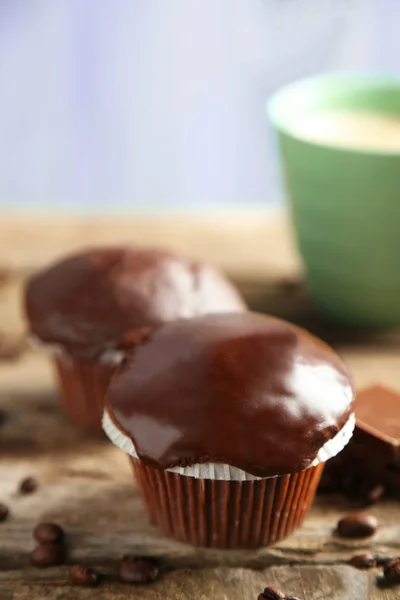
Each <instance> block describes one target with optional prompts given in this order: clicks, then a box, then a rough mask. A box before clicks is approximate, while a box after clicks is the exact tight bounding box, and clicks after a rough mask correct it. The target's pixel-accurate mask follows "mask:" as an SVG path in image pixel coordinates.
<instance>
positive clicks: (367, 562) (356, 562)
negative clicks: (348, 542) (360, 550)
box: [349, 554, 376, 570]
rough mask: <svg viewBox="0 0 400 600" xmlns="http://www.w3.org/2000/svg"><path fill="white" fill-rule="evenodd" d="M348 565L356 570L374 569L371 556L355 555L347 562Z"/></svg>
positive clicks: (373, 561)
mask: <svg viewBox="0 0 400 600" xmlns="http://www.w3.org/2000/svg"><path fill="white" fill-rule="evenodd" d="M349 565H351V566H352V567H355V568H356V569H362V570H364V569H373V568H374V567H376V560H375V558H374V557H373V556H372V554H356V555H355V556H353V557H352V558H351V559H350V560H349Z"/></svg>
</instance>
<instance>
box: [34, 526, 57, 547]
mask: <svg viewBox="0 0 400 600" xmlns="http://www.w3.org/2000/svg"><path fill="white" fill-rule="evenodd" d="M33 537H34V538H35V540H36V541H37V542H39V544H61V543H62V542H63V541H64V531H63V529H62V528H61V527H60V526H59V525H56V524H55V523H39V524H38V525H36V527H35V529H34V530H33Z"/></svg>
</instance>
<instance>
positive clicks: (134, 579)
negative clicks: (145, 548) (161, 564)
mask: <svg viewBox="0 0 400 600" xmlns="http://www.w3.org/2000/svg"><path fill="white" fill-rule="evenodd" d="M159 572H160V570H159V568H158V566H157V565H156V564H155V563H154V561H152V560H151V559H148V558H136V557H135V556H124V558H123V559H122V560H121V563H120V565H119V569H118V577H119V579H120V581H122V582H124V583H151V582H152V581H155V580H156V579H157V577H158V575H159Z"/></svg>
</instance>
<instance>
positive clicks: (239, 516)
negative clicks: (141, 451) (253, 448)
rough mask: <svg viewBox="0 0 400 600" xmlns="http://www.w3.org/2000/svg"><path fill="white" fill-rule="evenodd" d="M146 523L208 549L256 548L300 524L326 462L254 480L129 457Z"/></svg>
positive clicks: (287, 533) (285, 533)
mask: <svg viewBox="0 0 400 600" xmlns="http://www.w3.org/2000/svg"><path fill="white" fill-rule="evenodd" d="M131 461H132V464H133V469H134V472H135V475H136V479H137V481H138V485H139V489H140V491H141V494H142V496H143V499H144V501H145V504H146V507H147V510H148V512H149V515H150V519H151V520H152V522H153V523H155V524H157V525H159V526H160V527H161V528H162V529H163V530H164V531H165V532H166V533H168V534H169V535H171V536H173V537H174V538H176V539H178V540H180V541H182V542H188V543H190V544H193V545H195V546H206V547H211V548H258V547H260V546H268V545H270V544H273V543H275V542H277V541H279V540H281V539H283V538H284V537H286V536H288V535H289V534H290V533H292V531H294V529H296V528H297V527H299V525H301V523H302V521H303V519H304V517H305V516H306V514H307V512H308V510H309V508H310V506H311V504H312V502H313V500H314V496H315V492H316V489H317V486H318V482H319V480H320V477H321V474H322V470H323V467H324V464H319V465H317V466H316V467H310V468H309V469H307V470H306V471H301V472H299V473H294V474H292V475H283V476H279V477H271V478H269V479H260V480H256V481H242V482H241V481H220V480H211V479H195V478H194V477H186V476H184V475H179V474H177V473H171V472H170V471H163V470H158V469H153V468H151V467H147V466H145V465H143V464H142V463H141V462H140V461H139V460H137V459H134V458H131Z"/></svg>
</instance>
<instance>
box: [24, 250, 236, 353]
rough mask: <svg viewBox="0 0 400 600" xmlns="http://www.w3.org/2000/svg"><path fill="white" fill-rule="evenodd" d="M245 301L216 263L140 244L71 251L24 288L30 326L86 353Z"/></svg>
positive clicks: (232, 308)
mask: <svg viewBox="0 0 400 600" xmlns="http://www.w3.org/2000/svg"><path fill="white" fill-rule="evenodd" d="M245 309H246V306H245V304H244V301H243V299H242V298H241V297H240V295H239V293H238V291H237V290H236V289H235V288H234V286H233V285H232V284H230V283H229V282H228V281H227V279H225V277H224V276H223V275H222V274H221V273H219V272H218V271H216V270H215V269H213V268H212V267H210V266H207V265H203V264H201V263H198V262H195V261H191V260H188V259H186V258H183V257H180V256H176V255H174V254H172V253H168V252H163V251H160V250H153V249H142V248H135V247H122V248H107V249H95V250H91V251H87V252H83V253H81V254H76V255H74V256H70V257H68V258H66V259H64V260H62V261H61V262H58V263H56V264H55V265H53V266H51V267H50V268H47V269H45V270H44V271H42V272H40V273H38V274H37V275H35V276H34V277H33V278H32V279H31V280H30V281H29V282H28V285H27V289H26V312H27V315H28V319H29V322H30V330H31V332H32V333H33V334H35V335H36V336H38V337H39V339H40V340H41V341H43V342H48V343H49V342H50V343H57V344H61V345H63V346H64V347H65V348H66V349H67V350H68V351H69V352H70V353H71V354H72V355H74V356H76V357H77V356H79V357H81V358H87V359H94V358H96V357H97V356H98V355H99V354H101V353H102V352H104V350H106V349H108V348H111V349H112V348H118V347H120V346H121V344H122V345H123V343H124V335H126V336H127V337H128V341H129V343H130V342H131V341H132V340H133V339H139V338H140V332H141V331H146V330H147V329H148V328H151V327H154V326H159V325H161V324H163V323H166V322H168V321H174V320H176V319H181V318H189V317H194V316H197V315H202V314H206V313H211V312H216V313H217V312H235V311H243V310H245ZM138 334H139V335H138Z"/></svg>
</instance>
